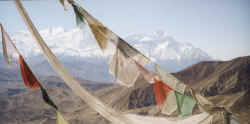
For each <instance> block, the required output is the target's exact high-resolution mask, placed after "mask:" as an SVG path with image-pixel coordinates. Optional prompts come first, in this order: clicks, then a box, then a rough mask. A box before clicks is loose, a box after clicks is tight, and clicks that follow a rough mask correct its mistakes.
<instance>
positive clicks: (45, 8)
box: [0, 0, 250, 60]
mask: <svg viewBox="0 0 250 124" xmlns="http://www.w3.org/2000/svg"><path fill="white" fill-rule="evenodd" d="M23 3H24V6H25V8H26V9H27V11H28V13H29V14H30V16H31V18H32V20H33V22H34V23H35V25H36V26H37V27H38V28H39V29H44V28H48V27H58V26H60V27H64V28H66V29H71V28H75V27H76V26H75V17H74V14H73V11H72V10H70V11H69V12H65V11H63V8H62V6H61V5H60V4H59V2H58V0H38V1H26V2H23ZM80 3H81V5H82V6H83V7H85V8H86V9H87V10H88V11H89V12H90V13H91V14H92V15H94V16H95V17H96V18H97V19H99V20H100V21H101V22H102V23H103V24H104V25H106V26H107V27H109V28H110V29H111V30H113V31H114V32H116V33H117V34H119V35H120V36H121V37H126V36H127V35H129V34H134V33H150V32H154V31H156V30H164V31H166V32H167V33H168V34H169V35H170V36H173V37H174V38H175V39H176V40H178V41H181V42H189V43H191V44H193V45H194V46H195V47H198V48H201V49H202V50H204V51H206V52H207V53H208V54H210V55H211V56H213V57H216V58H219V59H226V60H227V59H231V58H234V57H238V56H246V55H250V0H206V1H205V0H81V1H80ZM0 22H1V23H2V24H3V25H4V27H5V28H6V29H7V31H8V32H10V33H11V34H13V33H14V32H17V31H20V30H26V29H27V28H26V26H25V25H24V23H23V22H22V20H21V17H20V15H19V13H17V9H16V8H15V6H14V3H13V2H12V1H8V2H6V1H1V0H0ZM166 54H167V53H166Z"/></svg>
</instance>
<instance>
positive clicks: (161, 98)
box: [154, 80, 172, 105]
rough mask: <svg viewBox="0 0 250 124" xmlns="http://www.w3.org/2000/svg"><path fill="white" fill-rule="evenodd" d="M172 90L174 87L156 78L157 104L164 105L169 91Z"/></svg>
mask: <svg viewBox="0 0 250 124" xmlns="http://www.w3.org/2000/svg"><path fill="white" fill-rule="evenodd" d="M171 90H172V89H171V88H170V87H169V86H168V85H166V84H165V83H163V82H162V81H158V80H155V82H154V92H155V100H156V103H157V105H162V104H163V103H164V102H165V100H166V99H167V97H168V93H169V92H170V91H171Z"/></svg>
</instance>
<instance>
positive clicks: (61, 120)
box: [56, 111, 69, 124]
mask: <svg viewBox="0 0 250 124" xmlns="http://www.w3.org/2000/svg"><path fill="white" fill-rule="evenodd" d="M56 124H69V123H68V122H67V121H66V120H65V119H64V117H63V115H62V114H61V113H60V112H58V111H57V120H56Z"/></svg>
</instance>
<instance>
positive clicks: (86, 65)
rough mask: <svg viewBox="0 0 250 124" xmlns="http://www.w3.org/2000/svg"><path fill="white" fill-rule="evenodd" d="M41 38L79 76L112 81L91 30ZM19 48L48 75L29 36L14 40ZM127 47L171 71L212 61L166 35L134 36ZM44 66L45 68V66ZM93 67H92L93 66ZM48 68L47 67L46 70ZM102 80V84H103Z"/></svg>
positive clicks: (49, 32)
mask: <svg viewBox="0 0 250 124" xmlns="http://www.w3.org/2000/svg"><path fill="white" fill-rule="evenodd" d="M40 33H41V35H42V37H43V38H44V40H45V42H46V43H47V44H48V46H49V47H50V48H51V49H52V51H53V52H54V53H55V55H56V56H57V57H58V58H59V59H60V60H61V61H63V62H64V64H66V66H67V67H68V68H70V70H71V71H72V72H73V73H74V74H75V75H76V76H83V77H85V76H86V77H87V78H90V79H92V80H99V79H100V78H99V79H97V78H96V77H98V76H99V77H102V79H104V80H109V79H111V76H110V74H109V73H108V60H107V56H104V54H103V53H102V52H101V50H100V49H99V47H98V45H97V43H96V41H95V39H94V37H93V34H92V33H91V32H90V30H84V31H82V30H80V29H78V28H75V29H71V30H65V29H64V28H62V27H57V28H48V29H44V30H41V31H40ZM11 37H12V39H13V40H14V42H15V44H16V46H17V48H18V49H19V50H20V52H21V53H22V54H23V55H24V57H25V58H26V59H27V60H28V61H29V62H30V63H32V65H33V66H37V65H39V66H38V67H42V68H43V69H37V71H41V70H43V71H44V72H46V73H48V70H49V69H46V68H49V66H48V65H47V62H46V61H45V60H44V58H42V57H41V56H42V53H41V51H40V49H39V48H38V46H37V45H36V44H35V42H34V39H33V37H32V36H31V35H30V33H29V32H25V31H22V32H17V33H15V34H14V35H13V36H11ZM125 40H126V41H128V43H130V44H131V45H132V46H134V47H135V48H136V49H138V50H139V51H141V52H142V53H143V54H145V55H146V56H147V57H149V58H151V59H152V60H153V61H155V62H157V63H158V64H160V65H162V66H164V67H165V68H167V69H168V70H169V71H177V70H180V69H182V68H184V67H186V66H189V65H191V64H193V63H196V62H198V61H202V60H210V59H211V57H210V56H209V55H208V54H207V53H205V52H204V51H202V50H201V49H199V48H195V47H194V46H192V45H191V44H190V43H183V42H178V41H176V40H175V39H174V38H173V37H171V36H168V35H167V33H165V32H164V31H156V32H153V33H149V34H134V35H130V36H127V37H126V38H125ZM43 65H44V66H43ZM91 65H92V66H91ZM47 66H48V67H47ZM102 79H101V80H102Z"/></svg>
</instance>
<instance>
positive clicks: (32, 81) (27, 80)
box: [19, 55, 41, 89]
mask: <svg viewBox="0 0 250 124" xmlns="http://www.w3.org/2000/svg"><path fill="white" fill-rule="evenodd" d="M19 61H20V71H21V74H22V77H23V81H24V84H25V86H26V87H28V88H32V89H37V88H40V87H41V84H40V83H39V81H38V80H37V79H36V77H35V76H34V74H33V73H32V71H31V70H30V68H29V66H28V65H27V63H26V62H25V61H24V59H23V57H22V56H21V55H20V56H19Z"/></svg>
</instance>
